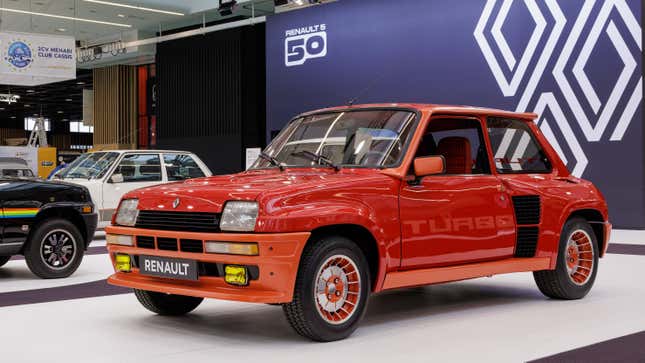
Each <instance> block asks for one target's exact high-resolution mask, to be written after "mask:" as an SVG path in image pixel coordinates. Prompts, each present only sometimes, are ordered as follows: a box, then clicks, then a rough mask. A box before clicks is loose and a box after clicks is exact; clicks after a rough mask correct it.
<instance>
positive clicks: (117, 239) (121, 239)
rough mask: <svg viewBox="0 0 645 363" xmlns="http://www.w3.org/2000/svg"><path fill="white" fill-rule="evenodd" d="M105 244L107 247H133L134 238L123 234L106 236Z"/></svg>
mask: <svg viewBox="0 0 645 363" xmlns="http://www.w3.org/2000/svg"><path fill="white" fill-rule="evenodd" d="M105 242H107V244H109V245H121V246H134V236H128V235H124V234H107V235H105Z"/></svg>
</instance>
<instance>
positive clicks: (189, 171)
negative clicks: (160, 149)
mask: <svg viewBox="0 0 645 363" xmlns="http://www.w3.org/2000/svg"><path fill="white" fill-rule="evenodd" d="M163 163H164V166H165V168H166V174H168V180H171V181H172V180H186V179H191V178H201V177H203V176H205V175H204V172H203V171H202V169H200V168H199V165H197V162H196V161H195V159H193V157H192V156H190V155H187V154H164V156H163Z"/></svg>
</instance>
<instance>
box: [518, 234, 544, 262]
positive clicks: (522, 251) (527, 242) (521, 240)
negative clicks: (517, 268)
mask: <svg viewBox="0 0 645 363" xmlns="http://www.w3.org/2000/svg"><path fill="white" fill-rule="evenodd" d="M538 235H539V229H538V227H518V228H517V244H516V245H515V257H533V256H535V250H536V249H537V242H538Z"/></svg>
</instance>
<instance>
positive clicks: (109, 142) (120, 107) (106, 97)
mask: <svg viewBox="0 0 645 363" xmlns="http://www.w3.org/2000/svg"><path fill="white" fill-rule="evenodd" d="M136 146H137V77H136V68H135V67H133V66H111V67H105V68H98V69H95V70H94V148H95V149H129V148H136Z"/></svg>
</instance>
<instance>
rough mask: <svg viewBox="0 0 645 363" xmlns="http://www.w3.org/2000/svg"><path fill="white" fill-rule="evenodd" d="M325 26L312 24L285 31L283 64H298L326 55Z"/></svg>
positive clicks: (289, 65) (288, 65) (290, 65)
mask: <svg viewBox="0 0 645 363" xmlns="http://www.w3.org/2000/svg"><path fill="white" fill-rule="evenodd" d="M326 30H327V26H326V25H325V24H319V25H313V26H308V27H303V28H298V29H291V30H287V31H286V38H285V40H284V49H285V51H284V64H285V65H286V66H287V67H292V66H299V65H302V64H304V63H305V62H306V61H307V60H308V59H313V58H322V57H325V56H326V55H327V31H326Z"/></svg>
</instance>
